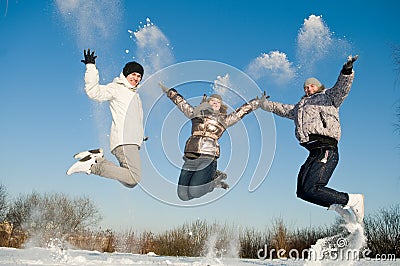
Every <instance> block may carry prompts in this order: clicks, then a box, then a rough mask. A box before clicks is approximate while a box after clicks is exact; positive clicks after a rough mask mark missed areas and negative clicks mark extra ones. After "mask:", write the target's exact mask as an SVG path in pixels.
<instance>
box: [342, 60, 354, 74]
mask: <svg viewBox="0 0 400 266" xmlns="http://www.w3.org/2000/svg"><path fill="white" fill-rule="evenodd" d="M357 59H358V55H355V56H352V55H349V56H348V57H347V62H346V63H344V65H343V68H342V74H343V75H351V73H352V72H353V63H354V62H355V61H356V60H357Z"/></svg>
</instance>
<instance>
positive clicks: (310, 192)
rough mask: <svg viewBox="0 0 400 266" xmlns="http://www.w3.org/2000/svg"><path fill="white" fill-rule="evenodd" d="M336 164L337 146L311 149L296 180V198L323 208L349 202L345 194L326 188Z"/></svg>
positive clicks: (337, 158)
mask: <svg viewBox="0 0 400 266" xmlns="http://www.w3.org/2000/svg"><path fill="white" fill-rule="evenodd" d="M338 162H339V152H338V148H337V146H326V147H316V148H313V149H311V150H310V154H309V156H308V158H307V160H306V162H305V163H304V164H303V165H302V166H301V168H300V172H299V175H298V178H297V197H299V198H301V199H303V200H305V201H308V202H311V203H314V204H317V205H320V206H323V207H329V206H330V205H332V204H340V205H343V206H344V205H346V204H347V202H348V201H349V196H348V194H347V193H344V192H339V191H336V190H334V189H331V188H328V187H326V185H327V184H328V182H329V179H330V178H331V177H332V174H333V171H334V170H335V168H336V166H337V164H338Z"/></svg>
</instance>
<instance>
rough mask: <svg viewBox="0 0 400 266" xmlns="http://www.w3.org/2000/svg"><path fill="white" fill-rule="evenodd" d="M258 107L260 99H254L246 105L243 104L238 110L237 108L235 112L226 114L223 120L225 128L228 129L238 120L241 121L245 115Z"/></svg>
mask: <svg viewBox="0 0 400 266" xmlns="http://www.w3.org/2000/svg"><path fill="white" fill-rule="evenodd" d="M259 107H260V99H259V98H258V97H256V98H255V99H252V100H251V101H249V102H248V103H245V104H243V105H242V106H240V107H239V108H237V109H236V110H235V111H233V112H232V113H230V114H228V115H227V116H226V118H225V125H226V127H230V126H232V125H234V124H236V123H237V122H239V120H241V119H242V118H243V117H244V116H245V115H247V114H250V113H251V112H253V111H254V110H256V109H257V108H259Z"/></svg>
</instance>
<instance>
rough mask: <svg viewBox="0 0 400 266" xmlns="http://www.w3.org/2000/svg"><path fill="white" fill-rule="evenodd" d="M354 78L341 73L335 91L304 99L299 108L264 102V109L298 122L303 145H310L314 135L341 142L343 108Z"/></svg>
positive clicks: (352, 75) (299, 135)
mask: <svg viewBox="0 0 400 266" xmlns="http://www.w3.org/2000/svg"><path fill="white" fill-rule="evenodd" d="M353 79H354V71H353V73H352V74H351V75H343V74H342V73H340V75H339V77H338V80H337V81H336V84H335V85H334V86H333V87H332V88H330V89H326V90H323V91H322V92H319V93H316V94H313V95H311V96H303V97H302V98H301V100H300V101H299V102H298V103H297V104H295V105H293V104H282V103H278V102H271V101H264V102H263V103H262V105H261V107H262V109H264V110H266V111H269V112H273V113H274V114H276V115H279V116H282V117H286V118H289V119H292V120H294V122H295V125H296V129H295V131H296V138H297V139H298V140H299V141H300V143H305V142H308V141H309V136H310V135H311V134H317V135H323V136H327V137H331V138H335V139H336V140H338V141H339V139H340V135H341V129H340V120H339V107H340V105H341V104H342V103H343V101H344V99H346V97H347V95H348V94H349V92H350V88H351V85H352V83H353Z"/></svg>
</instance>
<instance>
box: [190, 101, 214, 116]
mask: <svg viewBox="0 0 400 266" xmlns="http://www.w3.org/2000/svg"><path fill="white" fill-rule="evenodd" d="M212 113H214V109H213V108H212V106H211V105H210V104H209V103H208V102H204V103H201V104H200V105H199V106H196V107H195V108H194V109H193V117H202V116H207V115H211V114H212Z"/></svg>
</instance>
